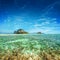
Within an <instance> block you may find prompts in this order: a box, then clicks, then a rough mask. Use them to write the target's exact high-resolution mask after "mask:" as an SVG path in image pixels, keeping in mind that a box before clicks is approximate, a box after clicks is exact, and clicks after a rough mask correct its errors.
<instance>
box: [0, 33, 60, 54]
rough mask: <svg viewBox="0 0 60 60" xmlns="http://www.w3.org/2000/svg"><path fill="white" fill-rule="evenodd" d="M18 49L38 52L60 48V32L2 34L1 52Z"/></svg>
mask: <svg viewBox="0 0 60 60" xmlns="http://www.w3.org/2000/svg"><path fill="white" fill-rule="evenodd" d="M14 49H16V50H18V49H19V51H20V52H21V53H30V54H31V53H34V54H38V53H40V52H41V51H46V52H48V51H49V50H55V51H59V50H60V34H18V35H13V34H12V35H0V52H1V53H4V52H5V51H6V50H10V51H12V50H14Z"/></svg>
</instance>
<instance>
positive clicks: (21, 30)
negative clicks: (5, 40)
mask: <svg viewBox="0 0 60 60" xmlns="http://www.w3.org/2000/svg"><path fill="white" fill-rule="evenodd" d="M14 34H28V32H26V31H24V30H23V29H18V30H17V31H14Z"/></svg>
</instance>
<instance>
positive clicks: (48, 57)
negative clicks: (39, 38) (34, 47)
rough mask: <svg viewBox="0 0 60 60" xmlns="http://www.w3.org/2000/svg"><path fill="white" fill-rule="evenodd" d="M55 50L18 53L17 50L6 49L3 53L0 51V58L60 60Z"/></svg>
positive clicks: (1, 59) (3, 59) (10, 59)
mask: <svg viewBox="0 0 60 60" xmlns="http://www.w3.org/2000/svg"><path fill="white" fill-rule="evenodd" d="M56 53H57V52H55V53H54V52H49V53H47V52H45V51H42V52H40V53H39V54H34V53H31V54H27V53H25V54H24V53H20V52H18V51H15V50H14V51H12V52H10V51H9V50H7V52H5V53H4V54H1V53H0V60H60V55H59V54H56Z"/></svg>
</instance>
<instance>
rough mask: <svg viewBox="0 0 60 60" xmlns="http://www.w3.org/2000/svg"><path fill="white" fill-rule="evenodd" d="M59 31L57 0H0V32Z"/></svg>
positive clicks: (59, 16)
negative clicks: (21, 30)
mask: <svg viewBox="0 0 60 60" xmlns="http://www.w3.org/2000/svg"><path fill="white" fill-rule="evenodd" d="M20 28H21V29H24V30H26V31H28V32H30V33H33V32H39V31H41V32H42V33H49V34H58V33H60V1H59V0H0V32H1V33H4V32H6V33H9V32H10V33H12V32H13V31H15V30H17V29H20Z"/></svg>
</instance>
